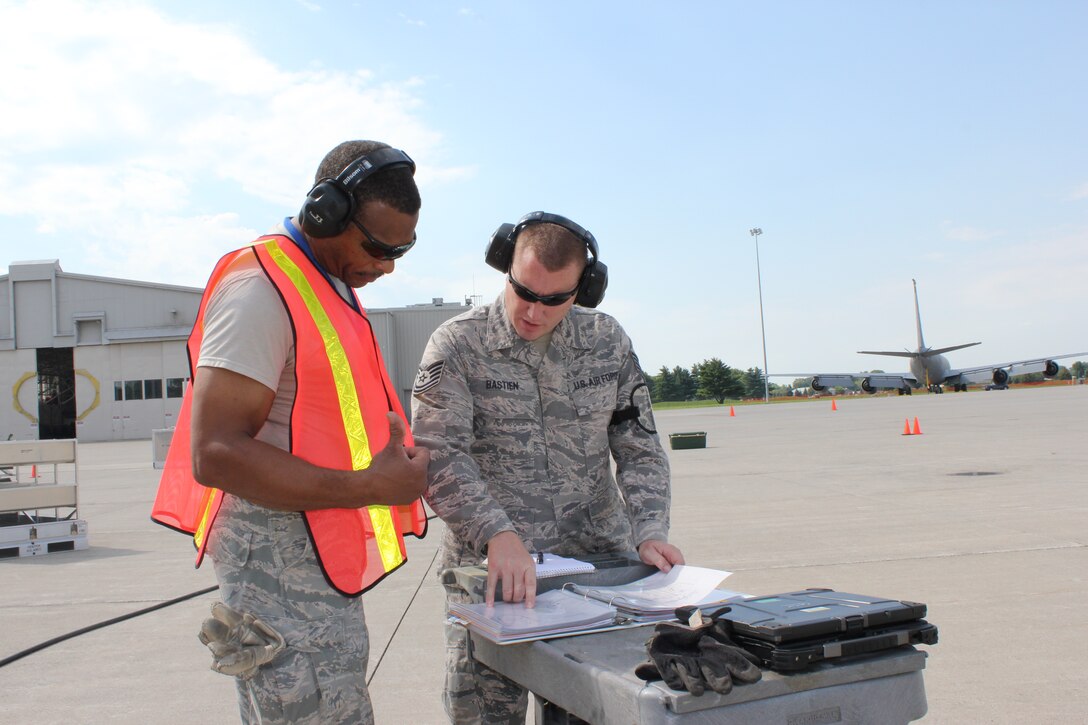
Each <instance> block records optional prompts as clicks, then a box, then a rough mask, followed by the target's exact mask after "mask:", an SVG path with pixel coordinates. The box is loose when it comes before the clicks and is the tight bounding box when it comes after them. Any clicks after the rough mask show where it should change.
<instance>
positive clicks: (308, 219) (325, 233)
mask: <svg viewBox="0 0 1088 725" xmlns="http://www.w3.org/2000/svg"><path fill="white" fill-rule="evenodd" d="M391 166H407V167H408V168H410V169H411V170H412V173H413V174H414V173H415V172H416V162H415V161H412V158H411V157H410V156H409V155H408V154H406V153H404V152H403V151H401V150H399V149H394V148H381V149H376V150H374V151H371V152H370V153H368V154H364V155H363V156H360V157H359V158H357V159H355V160H354V161H352V162H351V163H350V164H348V165H347V167H345V168H344V170H343V171H341V172H340V174H339V175H338V176H337V177H336V178H335V179H322V180H321V181H319V182H317V184H315V185H314V188H312V189H310V193H309V194H307V195H306V201H304V202H302V211H301V212H300V213H299V219H301V221H302V231H304V232H306V233H307V234H309V235H310V236H311V237H315V238H317V239H325V238H328V237H335V236H336V235H337V234H341V233H342V232H343V231H344V230H345V229H347V227H348V224H349V223H351V218H352V217H353V216H355V190H356V189H357V188H358V187H359V184H361V183H363V181H364V180H365V179H366V178H367V177H369V176H370V175H372V174H374V173H376V172H378V171H380V170H381V169H387V168H389V167H391Z"/></svg>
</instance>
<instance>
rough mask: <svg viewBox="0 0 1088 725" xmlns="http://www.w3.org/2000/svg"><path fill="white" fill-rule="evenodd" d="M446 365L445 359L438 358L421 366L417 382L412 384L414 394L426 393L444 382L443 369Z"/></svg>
mask: <svg viewBox="0 0 1088 725" xmlns="http://www.w3.org/2000/svg"><path fill="white" fill-rule="evenodd" d="M445 367H446V361H445V360H437V361H435V362H433V363H431V364H430V365H428V366H427V367H425V368H422V367H421V368H420V369H419V373H417V374H416V382H415V384H414V385H413V386H412V395H419V394H420V393H426V392H427V391H428V390H430V389H431V388H433V387H434V386H436V385H438V384H439V383H440V382H442V371H443V370H444V369H445Z"/></svg>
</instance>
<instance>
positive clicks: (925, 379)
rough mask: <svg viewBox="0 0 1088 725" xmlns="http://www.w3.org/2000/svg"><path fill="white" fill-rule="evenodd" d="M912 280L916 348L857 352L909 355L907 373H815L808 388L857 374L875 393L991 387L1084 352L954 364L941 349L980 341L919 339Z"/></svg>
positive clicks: (848, 381) (1050, 373)
mask: <svg viewBox="0 0 1088 725" xmlns="http://www.w3.org/2000/svg"><path fill="white" fill-rule="evenodd" d="M911 282H913V283H914V318H915V322H916V325H917V329H918V349H917V350H915V351H914V352H911V351H909V350H904V351H903V352H897V351H887V350H879V351H878V350H859V351H858V353H859V354H861V355H889V356H892V357H905V358H910V372H909V373H818V374H816V375H813V377H812V383H811V386H812V389H813V390H815V391H817V392H819V391H821V390H826V389H827V388H828V387H840V386H842V387H844V386H848V385H852V384H853V382H854V381H855V380H857V379H859V378H860V380H861V389H862V390H864V391H865V392H867V393H875V392H876V391H877V390H881V389H885V390H890V389H892V388H895V389H896V390H898V391H899V394H900V395H910V394H911V389H913V388H921V387H922V386H923V385H924V386H925V387H926V388H928V389H929V391H930V392H931V393H943V392H944V386H952V390H954V391H955V392H960V391H964V390H967V385H968V384H969V383H981V382H985V381H990V382H991V384H992V385H993V386H994V387H997V388H1004V387H1005V386H1007V385H1008V383H1009V378H1010V377H1011V376H1013V375H1025V374H1028V373H1042V374H1043V375H1045V376H1046V377H1048V378H1052V377H1054V376H1055V375H1057V374H1058V363H1056V362H1054V361H1055V360H1061V359H1062V358H1067V357H1080V356H1083V355H1088V352H1075V353H1070V354H1068V355H1054V356H1051V357H1039V358H1032V359H1030V360H1015V361H1013V362H1006V363H998V364H994V365H980V366H978V367H973V368H959V369H957V368H954V367H952V366H951V365H950V364H949V362H948V360H947V359H945V357H944V353H946V352H952V351H953V350H962V349H963V348H965V347H971V346H973V345H981V344H982V343H980V342H968V343H965V344H963V345H953V346H951V347H940V348H936V349H933V348H929V347H926V343H925V340H923V339H922V313H921V311H920V309H919V307H918V282H916V281H915V280H913V279H912V280H911ZM772 377H808V374H802V375H796V374H779V375H773V376H772Z"/></svg>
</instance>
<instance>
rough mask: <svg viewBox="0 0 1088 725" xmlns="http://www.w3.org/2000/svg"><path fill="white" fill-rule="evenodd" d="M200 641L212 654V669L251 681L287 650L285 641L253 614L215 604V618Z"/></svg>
mask: <svg viewBox="0 0 1088 725" xmlns="http://www.w3.org/2000/svg"><path fill="white" fill-rule="evenodd" d="M197 636H198V637H199V638H200V641H201V642H203V643H204V644H205V645H207V646H208V649H210V650H211V651H212V656H213V659H212V669H213V670H215V671H216V672H221V673H223V674H224V675H233V676H236V677H241V678H242V679H243V680H248V679H249V678H251V677H253V675H254V674H256V672H257V668H258V667H260V666H261V665H263V664H265V663H266V662H270V661H271V660H272V658H273V657H275V656H276V655H277V654H278V653H279V652H280V650H282V649H283V648H284V641H283V637H282V636H281V635H280V633H279V632H277V631H276V630H274V629H272V628H271V627H269V626H268V625H267V624H265V623H264V622H262V621H261V620H259V619H257V618H256V617H254V616H253V615H252V614H242V613H241V612H238V611H235V610H234V609H231V608H230V607H228V606H227V605H226V604H224V603H223V602H213V603H212V616H211V617H210V618H209V619H205V620H204V623H203V624H202V625H201V626H200V634H199V635H197Z"/></svg>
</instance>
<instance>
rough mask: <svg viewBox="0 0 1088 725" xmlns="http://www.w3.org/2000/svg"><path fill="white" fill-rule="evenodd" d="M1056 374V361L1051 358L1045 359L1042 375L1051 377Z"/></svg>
mask: <svg viewBox="0 0 1088 725" xmlns="http://www.w3.org/2000/svg"><path fill="white" fill-rule="evenodd" d="M1057 374H1058V363H1056V362H1054V361H1053V360H1047V361H1046V367H1045V368H1043V375H1045V376H1047V377H1048V378H1052V377H1054V376H1055V375H1057Z"/></svg>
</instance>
